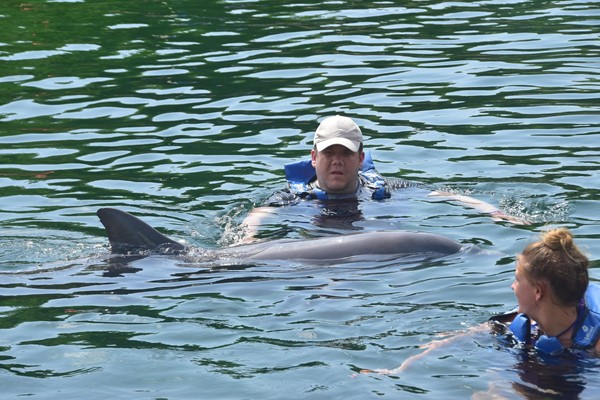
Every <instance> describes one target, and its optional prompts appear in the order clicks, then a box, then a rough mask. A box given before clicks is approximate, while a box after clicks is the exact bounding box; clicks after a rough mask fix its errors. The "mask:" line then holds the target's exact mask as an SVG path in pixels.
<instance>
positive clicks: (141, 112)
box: [0, 0, 600, 399]
mask: <svg viewBox="0 0 600 400" xmlns="http://www.w3.org/2000/svg"><path fill="white" fill-rule="evenodd" d="M599 6H600V2H598V1H579V0H573V1H476V2H439V1H428V0H425V1H405V2H394V1H368V2H364V1H360V2H358V1H345V2H335V1H331V2H312V1H311V2H302V3H288V2H280V1H274V0H259V1H192V0H180V1H176V0H174V1H154V0H147V1H109V0H106V1H96V2H93V1H84V0H80V1H77V0H72V1H67V0H64V1H60V0H58V1H35V0H33V1H28V2H18V1H3V2H2V3H1V4H0V26H1V29H0V272H1V275H0V278H1V279H2V282H1V283H0V391H1V393H2V397H3V398H17V397H30V398H52V399H55V398H59V397H60V398H63V399H70V398H81V396H82V395H85V396H86V397H87V398H93V399H95V398H106V397H109V396H110V397H112V398H148V399H158V398H169V399H181V398H194V399H195V398H220V399H225V398H231V399H242V398H248V399H251V398H259V397H260V398H263V399H268V398H272V399H280V398H282V397H287V398H334V399H337V398H357V399H358V398H360V399H364V398H380V397H390V398H421V399H423V398H428V399H429V398H431V399H439V398H441V397H442V396H445V397H448V398H469V397H471V396H473V395H474V394H475V393H478V392H481V391H491V392H493V393H495V394H496V395H498V396H504V397H506V398H583V399H593V398H597V396H598V393H600V379H599V378H598V373H597V371H598V368H599V367H600V365H599V363H598V361H596V360H594V359H592V360H587V361H582V362H577V363H568V362H564V363H559V364H558V365H552V364H550V365H547V364H546V363H544V361H543V360H536V359H528V358H524V357H523V355H522V354H521V353H520V352H519V351H516V350H514V349H508V348H505V347H503V346H502V345H500V343H499V342H498V341H497V340H496V339H495V338H493V337H492V336H490V335H488V334H485V333H482V334H479V335H474V336H467V337H464V338H461V339H460V340H458V341H456V342H455V343H453V344H452V345H449V346H446V347H443V348H440V349H438V350H436V351H435V352H433V353H432V354H431V355H430V356H428V357H427V358H425V359H423V360H422V361H421V362H419V363H416V364H415V365H414V366H413V367H412V368H410V369H409V370H407V371H406V372H404V373H402V374H400V375H396V376H380V375H374V374H371V375H364V374H357V373H358V372H359V371H360V370H361V369H373V368H394V367H396V366H398V365H399V364H400V363H401V362H402V361H403V360H404V359H406V358H407V357H409V356H411V355H413V354H418V353H419V352H420V350H419V348H418V346H421V345H423V344H425V343H428V342H429V341H431V340H433V339H435V338H437V337H438V335H439V334H440V333H442V334H443V333H445V332H451V331H464V330H465V329H467V328H468V327H471V326H475V325H477V324H479V323H481V322H483V321H485V320H487V318H488V317H489V316H490V315H493V314H494V313H498V312H501V311H504V310H505V309H507V308H509V307H511V306H512V305H513V304H514V297H513V295H512V293H511V291H510V288H509V286H510V283H511V282H512V276H513V275H512V268H513V264H512V263H513V256H514V254H515V253H517V252H518V251H519V250H520V249H522V247H523V246H524V245H525V244H527V243H529V242H530V241H532V240H534V239H535V238H536V235H537V233H538V232H540V231H542V230H544V229H545V228H546V227H548V226H558V225H561V226H568V227H569V228H571V229H572V231H573V232H574V234H575V235H576V236H577V240H578V243H579V244H580V245H581V246H582V247H583V248H584V249H585V250H586V251H587V252H588V254H589V255H590V258H591V260H592V269H591V271H590V274H591V276H592V278H593V279H594V280H597V279H598V278H600V274H599V273H598V266H599V265H598V261H597V260H598V259H599V258H600V250H598V242H599V239H600V234H599V232H600V231H599V224H598V215H599V211H600V207H599V206H598V193H599V189H600V184H599V182H600V181H599V179H598V173H597V170H598V166H599V164H600V162H599V161H598V156H599V154H600V151H599V144H598V143H599V137H600V135H599V132H600V113H599V110H600V106H599V104H600V102H599V99H600V79H599V75H598V71H599V70H600V49H599V47H598V44H599V39H600V7H599ZM335 113H343V114H346V115H349V116H351V117H352V118H354V119H355V120H356V121H357V122H358V123H359V125H360V126H361V127H362V128H363V132H364V134H365V136H366V137H367V138H368V139H367V146H368V148H369V150H370V151H371V154H372V155H373V158H374V159H375V162H376V164H377V167H378V169H379V170H380V171H381V172H382V173H383V174H385V175H387V176H396V177H402V178H407V179H412V180H417V181H420V182H423V183H425V184H426V185H430V186H431V187H443V188H446V189H449V190H452V191H455V192H457V193H462V194H469V195H472V196H474V197H476V198H479V199H482V200H485V201H489V202H491V203H493V204H497V205H499V207H500V208H502V209H503V210H505V211H507V212H509V213H512V214H515V215H518V216H521V217H525V218H528V219H530V220H531V221H533V224H532V225H529V226H515V225H511V224H509V223H505V222H495V221H492V220H491V219H490V218H488V217H487V216H486V215H481V214H479V213H477V212H475V211H473V210H470V209H467V208H463V207H461V206H458V205H455V204H451V203H447V202H443V201H441V202H440V201H432V199H430V198H427V197H424V196H420V195H419V194H418V193H415V192H413V191H410V190H409V191H404V192H401V193H396V194H395V196H394V197H393V198H392V199H391V200H389V201H385V202H379V203H374V202H367V203H363V204H361V210H362V213H363V216H364V219H363V220H361V221H358V222H356V223H355V224H354V225H353V228H356V229H360V230H381V229H408V230H417V231H426V232H434V233H440V234H444V235H446V236H448V237H451V238H453V239H456V240H459V241H461V242H462V243H465V244H477V245H479V246H480V247H482V248H484V249H487V250H495V251H498V252H500V254H496V255H462V254H461V255H455V256H451V257H446V258H443V259H436V260H422V259H420V260H419V259H415V258H410V257H408V258H406V257H400V258H397V259H392V260H389V259H388V260H377V259H373V260H370V259H368V258H367V259H361V260H357V261H356V262H344V263H341V262H340V263H334V264H333V265H309V264H304V263H298V262H287V263H281V262H270V263H255V264H249V263H245V262H243V260H242V261H241V262H240V263H237V264H236V265H230V266H220V267H218V268H217V267H215V266H211V265H206V264H205V263H201V262H199V261H198V262H193V260H192V261H190V260H181V259H174V258H169V257H150V258H146V259H141V260H138V261H134V262H132V264H131V265H132V266H133V267H135V268H139V269H140V271H138V272H137V273H128V274H122V275H120V276H112V277H111V276H106V274H105V271H106V268H107V267H108V263H109V262H108V261H107V255H108V253H109V250H108V247H107V240H106V236H105V232H104V229H103V228H102V226H101V225H100V223H99V221H98V219H97V217H96V215H95V211H96V209H98V208H100V207H106V206H113V207H119V208H122V209H125V210H128V211H131V212H133V213H135V214H136V215H138V216H140V217H142V218H143V219H144V220H145V221H147V222H149V223H150V224H151V225H153V226H155V227H157V228H159V229H160V230H161V231H163V232H165V233H167V234H169V235H171V236H173V237H176V238H178V239H185V240H187V242H188V243H190V244H192V245H194V246H198V247H201V248H207V249H211V248H216V247H223V246H228V245H232V244H235V243H237V242H238V241H239V239H240V236H241V234H242V229H241V227H240V222H241V221H242V219H243V217H244V216H245V215H246V213H247V212H248V210H249V209H250V208H251V207H252V206H253V205H254V204H255V203H259V202H260V201H261V200H262V199H264V198H265V197H266V196H268V195H269V194H270V193H271V192H272V191H273V190H275V189H277V188H280V187H282V186H283V183H284V180H283V165H284V164H285V163H287V162H289V161H290V160H300V159H302V158H304V157H306V156H307V155H308V151H309V149H310V146H311V141H312V132H313V131H314V129H315V128H316V126H317V124H318V121H319V120H320V119H322V118H323V117H325V116H328V115H332V114H335ZM314 212H315V210H314V208H313V207H312V206H310V205H307V206H304V207H300V208H299V209H294V210H282V212H281V213H280V214H279V215H277V216H276V217H274V218H273V219H271V220H269V221H268V222H269V223H268V225H267V226H266V227H265V229H264V231H263V233H262V235H263V238H264V239H265V240H269V239H275V238H281V237H289V238H302V237H311V236H317V235H330V234H338V233H342V232H344V229H345V228H347V226H346V227H344V226H331V225H325V226H323V225H322V224H321V226H316V225H315V221H314V219H313V217H312V216H313V215H314ZM484 398H485V397H484Z"/></svg>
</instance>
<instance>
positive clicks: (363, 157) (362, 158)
mask: <svg viewBox="0 0 600 400" xmlns="http://www.w3.org/2000/svg"><path fill="white" fill-rule="evenodd" d="M359 159H360V166H359V167H360V168H359V169H362V166H363V161H365V152H364V151H361V152H360V156H359Z"/></svg>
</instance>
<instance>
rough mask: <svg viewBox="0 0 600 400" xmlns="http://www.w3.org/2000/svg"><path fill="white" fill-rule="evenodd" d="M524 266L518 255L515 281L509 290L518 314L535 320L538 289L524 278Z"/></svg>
mask: <svg viewBox="0 0 600 400" xmlns="http://www.w3.org/2000/svg"><path fill="white" fill-rule="evenodd" d="M524 265H526V261H525V260H524V259H523V257H522V256H520V255H519V256H518V257H517V266H516V268H515V280H514V282H513V284H512V286H511V288H512V290H513V291H514V292H515V296H516V297H517V302H518V303H519V312H520V313H524V314H527V316H529V317H530V318H533V319H535V312H536V308H537V300H538V294H539V289H538V287H537V286H536V285H534V284H532V283H531V282H530V281H529V280H528V279H527V278H526V276H525V272H524V270H523V268H524Z"/></svg>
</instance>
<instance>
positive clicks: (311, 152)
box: [310, 149, 317, 168]
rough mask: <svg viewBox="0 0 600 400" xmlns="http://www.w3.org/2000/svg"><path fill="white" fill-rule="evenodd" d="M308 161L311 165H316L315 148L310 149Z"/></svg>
mask: <svg viewBox="0 0 600 400" xmlns="http://www.w3.org/2000/svg"><path fill="white" fill-rule="evenodd" d="M310 161H311V164H312V166H313V167H315V168H316V166H317V151H316V150H315V149H312V150H311V151H310Z"/></svg>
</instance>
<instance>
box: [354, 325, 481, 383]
mask: <svg viewBox="0 0 600 400" xmlns="http://www.w3.org/2000/svg"><path fill="white" fill-rule="evenodd" d="M487 327H488V325H487V324H481V325H477V326H474V327H471V328H469V329H468V330H467V331H466V332H462V333H460V334H455V335H453V336H451V337H448V338H445V339H440V340H434V341H431V342H429V343H427V344H425V345H423V346H421V347H420V348H421V349H425V351H423V352H422V353H419V354H416V355H414V356H411V357H409V358H407V359H406V360H404V362H403V363H402V364H400V366H399V367H397V368H394V369H375V370H367V371H364V372H377V373H379V374H385V375H394V374H399V373H400V372H404V371H406V370H407V369H408V367H410V366H411V365H412V364H413V363H415V362H416V361H419V360H420V359H422V358H423V357H425V356H427V355H428V354H429V353H431V352H432V351H434V350H436V349H438V348H440V347H444V346H447V345H449V344H451V343H452V342H454V341H456V340H458V339H460V338H463V337H465V336H469V335H473V334H475V333H479V332H483V331H485V330H487V329H488V328H487Z"/></svg>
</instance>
